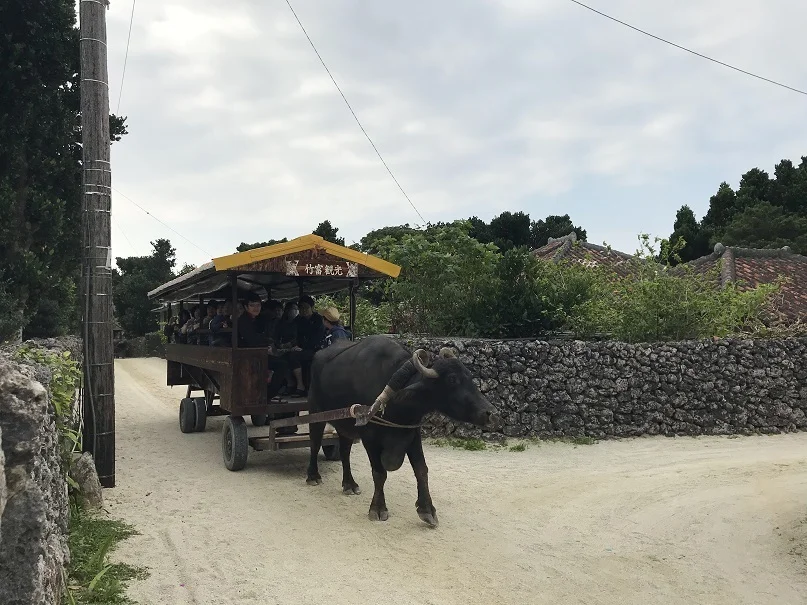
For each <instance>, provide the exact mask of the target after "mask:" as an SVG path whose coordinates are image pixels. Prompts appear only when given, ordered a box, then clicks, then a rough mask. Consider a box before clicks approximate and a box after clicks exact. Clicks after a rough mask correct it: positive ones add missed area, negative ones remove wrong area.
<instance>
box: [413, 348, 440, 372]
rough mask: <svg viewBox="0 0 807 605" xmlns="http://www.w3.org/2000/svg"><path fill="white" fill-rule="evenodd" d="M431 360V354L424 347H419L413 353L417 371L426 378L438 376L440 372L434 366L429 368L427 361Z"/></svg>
mask: <svg viewBox="0 0 807 605" xmlns="http://www.w3.org/2000/svg"><path fill="white" fill-rule="evenodd" d="M428 361H429V354H428V353H427V352H426V351H424V350H423V349H418V350H417V351H415V353H414V354H413V355H412V363H413V364H415V367H416V368H417V371H418V372H420V373H421V374H423V375H424V376H425V377H426V378H437V377H438V376H439V374H438V373H437V370H435V369H434V368H427V367H426V363H427V362H428Z"/></svg>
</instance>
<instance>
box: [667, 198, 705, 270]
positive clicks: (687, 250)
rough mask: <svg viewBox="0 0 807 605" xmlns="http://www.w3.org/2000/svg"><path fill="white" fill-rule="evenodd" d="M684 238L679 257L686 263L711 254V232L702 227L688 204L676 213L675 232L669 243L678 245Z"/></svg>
mask: <svg viewBox="0 0 807 605" xmlns="http://www.w3.org/2000/svg"><path fill="white" fill-rule="evenodd" d="M681 240H683V241H684V242H685V243H684V244H683V246H680V247H679V251H678V257H679V258H680V260H681V262H683V263H686V262H689V261H692V260H695V259H697V258H701V257H702V256H705V255H707V254H709V252H710V247H709V234H708V233H707V232H706V231H705V230H704V229H702V228H701V226H700V224H699V223H698V219H696V218H695V213H694V212H692V209H691V208H690V207H689V206H687V205H684V206H681V208H680V209H679V210H678V213H677V214H676V215H675V224H674V225H673V232H672V235H670V239H669V243H670V244H672V245H676V244H677V243H678V242H679V241H681Z"/></svg>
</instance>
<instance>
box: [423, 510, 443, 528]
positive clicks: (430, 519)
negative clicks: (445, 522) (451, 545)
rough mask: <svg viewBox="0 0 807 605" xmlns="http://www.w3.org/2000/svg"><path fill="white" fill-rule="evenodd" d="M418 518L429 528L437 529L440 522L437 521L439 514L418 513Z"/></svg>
mask: <svg viewBox="0 0 807 605" xmlns="http://www.w3.org/2000/svg"><path fill="white" fill-rule="evenodd" d="M418 517H420V520H421V521H424V522H425V523H427V524H428V525H429V527H437V526H438V525H439V524H440V522H439V521H438V520H437V513H427V512H425V511H424V512H418Z"/></svg>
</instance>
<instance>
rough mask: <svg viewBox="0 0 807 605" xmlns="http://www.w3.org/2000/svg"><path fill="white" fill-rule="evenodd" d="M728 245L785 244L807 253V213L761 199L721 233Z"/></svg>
mask: <svg viewBox="0 0 807 605" xmlns="http://www.w3.org/2000/svg"><path fill="white" fill-rule="evenodd" d="M721 243H723V244H725V245H726V246H744V247H748V248H782V247H783V246H790V247H791V249H792V250H793V252H796V253H798V254H807V217H805V216H799V215H797V214H795V213H791V212H786V211H785V210H784V209H783V208H781V207H780V206H774V205H773V204H771V203H769V202H760V203H758V204H756V205H755V206H751V207H749V208H748V209H746V210H744V211H743V212H741V213H739V214H738V215H736V216H735V217H734V218H733V219H732V220H731V222H730V223H729V224H728V225H727V226H726V228H725V229H724V231H723V233H722V234H721Z"/></svg>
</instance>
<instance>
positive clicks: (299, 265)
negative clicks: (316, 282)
mask: <svg viewBox="0 0 807 605" xmlns="http://www.w3.org/2000/svg"><path fill="white" fill-rule="evenodd" d="M323 261H324V262H323ZM323 261H318V260H310V261H300V260H287V261H286V275H289V276H294V277H345V278H350V277H358V276H359V265H358V263H351V262H346V261H345V262H331V261H328V260H324V259H323Z"/></svg>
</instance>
